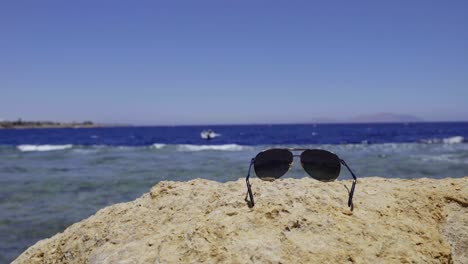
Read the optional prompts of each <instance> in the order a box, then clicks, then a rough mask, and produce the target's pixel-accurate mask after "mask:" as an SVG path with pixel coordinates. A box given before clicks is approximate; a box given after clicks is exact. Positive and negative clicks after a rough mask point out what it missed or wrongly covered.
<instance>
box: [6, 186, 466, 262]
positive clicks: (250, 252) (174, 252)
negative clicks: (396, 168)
mask: <svg viewBox="0 0 468 264" xmlns="http://www.w3.org/2000/svg"><path fill="white" fill-rule="evenodd" d="M252 185H253V191H254V193H255V198H256V205H255V207H253V208H249V207H248V206H247V203H246V202H245V201H244V197H245V190H246V187H245V182H244V181H243V180H241V179H240V180H239V181H236V182H228V183H218V182H213V181H208V180H201V179H196V180H192V181H189V182H168V181H166V182H160V183H159V184H158V185H156V186H154V187H153V188H152V189H151V192H150V193H147V194H144V195H143V196H142V197H141V198H139V199H136V200H135V201H132V202H128V203H122V204H116V205H113V206H110V207H107V208H104V209H102V210H100V211H98V212H97V213H96V214H95V215H93V216H91V217H89V218H88V219H85V220H83V221H81V222H79V223H76V224H74V225H72V226H70V227H68V228H67V229H66V230H65V231H64V232H63V233H59V234H57V235H55V236H53V237H52V238H49V239H44V240H42V241H39V242H38V243H37V244H35V245H34V246H32V247H30V248H29V249H28V250H26V251H25V252H24V253H23V254H22V255H20V256H19V257H18V258H17V259H16V260H15V261H14V263H201V262H204V263H215V262H227V263H253V262H255V263H347V262H350V263H351V262H356V263H453V262H454V263H468V208H467V205H468V177H465V178H461V179H443V180H433V179H417V180H401V179H383V178H364V179H360V180H359V182H358V185H357V187H356V193H355V202H354V203H355V206H354V211H352V212H351V211H350V210H349V209H348V207H347V205H346V202H347V198H348V196H347V194H348V193H347V190H346V188H345V187H344V185H346V186H350V182H349V181H337V182H331V183H322V182H318V181H315V180H313V179H310V178H304V179H299V180H296V179H284V180H278V181H275V182H262V181H260V180H258V179H253V180H252Z"/></svg>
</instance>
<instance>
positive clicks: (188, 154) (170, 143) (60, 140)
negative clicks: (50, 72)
mask: <svg viewBox="0 0 468 264" xmlns="http://www.w3.org/2000/svg"><path fill="white" fill-rule="evenodd" d="M204 129H212V130H213V131H214V132H216V133H217V137H215V138H214V139H212V140H210V141H207V140H203V139H201V137H200V132H201V131H203V130H204ZM466 139H468V123H408V124H405V123H401V124H315V125H314V124H311V125H242V126H240V125H239V126H180V127H116V128H89V129H88V128H87V129H84V128H82V129H19V130H0V263H6V262H9V261H11V260H13V259H14V258H15V257H16V256H17V255H18V254H20V253H21V252H22V251H24V250H25V249H26V248H27V247H29V246H31V245H33V244H34V243H35V242H37V241H38V240H40V239H43V238H47V237H50V236H52V235H54V234H55V233H57V232H61V231H63V230H64V229H65V228H66V227H67V226H69V225H70V224H72V223H74V222H77V221H80V220H82V219H84V218H86V217H88V216H90V215H92V214H93V213H95V212H96V211H97V210H99V209H100V208H102V207H105V206H107V205H111V204H114V203H118V202H125V201H130V200H133V199H135V198H137V197H139V196H141V195H142V194H143V193H145V192H148V191H149V190H150V188H151V187H152V186H153V185H155V184H156V183H158V182H159V181H164V180H172V181H187V180H191V179H194V178H204V179H210V180H215V181H220V182H226V181H234V180H237V179H239V178H243V177H245V174H246V172H247V169H248V166H249V162H250V159H251V158H253V157H255V155H256V154H257V153H258V152H259V151H262V150H264V149H268V148H273V147H275V148H282V147H298V148H321V149H327V150H330V151H332V152H334V153H336V154H337V155H338V156H339V157H340V158H342V159H344V160H345V161H346V162H347V163H348V164H349V165H350V167H351V168H352V169H353V171H354V172H355V173H356V174H357V176H358V177H368V176H380V177H391V178H418V177H430V178H444V177H463V176H467V175H468V144H466V141H465V140H466ZM295 164H296V166H294V167H293V169H292V170H291V171H290V172H288V174H286V175H285V177H296V178H301V177H308V176H307V174H306V173H305V172H304V171H303V170H302V169H301V168H300V166H299V165H297V164H298V162H297V161H296V162H295ZM253 177H255V175H253ZM349 178H350V175H349V174H348V173H347V171H346V170H342V172H341V176H340V178H339V179H349ZM311 180H313V179H311Z"/></svg>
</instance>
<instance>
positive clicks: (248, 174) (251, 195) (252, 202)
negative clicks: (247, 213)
mask: <svg viewBox="0 0 468 264" xmlns="http://www.w3.org/2000/svg"><path fill="white" fill-rule="evenodd" d="M254 161H255V159H252V160H251V161H250V166H249V171H248V172H247V177H245V183H246V184H247V194H248V195H249V198H250V203H251V205H252V207H253V206H254V205H255V203H254V197H253V193H252V189H251V186H252V185H250V181H249V178H250V169H251V168H252V165H253V164H254ZM245 199H246V200H247V195H246V196H245Z"/></svg>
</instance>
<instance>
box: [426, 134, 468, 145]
mask: <svg viewBox="0 0 468 264" xmlns="http://www.w3.org/2000/svg"><path fill="white" fill-rule="evenodd" d="M464 141H465V138H464V137H462V136H454V137H448V138H430V139H423V140H421V143H426V144H460V143H463V142H464Z"/></svg>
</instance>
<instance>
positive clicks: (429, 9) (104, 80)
mask: <svg viewBox="0 0 468 264" xmlns="http://www.w3.org/2000/svg"><path fill="white" fill-rule="evenodd" d="M467 14H468V1H393V0H392V1H321V2H319V1H271V0H269V1H219V0H216V1H199V0H197V1H178V0H172V1H115V0H112V1H101V0H92V1H82V0H80V1H61V0H60V1H46V0H41V1H36V0H31V1H23V0H12V1H1V2H0V119H16V118H23V119H27V120H53V121H72V120H76V121H83V120H93V121H95V122H106V123H133V124H197V123H203V124H205V123H211V124H214V123H215V124H218V123H285V122H293V123H294V122H307V121H309V120H314V119H317V118H332V119H342V118H347V117H351V116H355V115H361V114H371V113H377V112H393V113H400V114H411V115H416V116H418V117H421V118H423V119H425V120H468V103H467V102H468V15H467Z"/></svg>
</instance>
